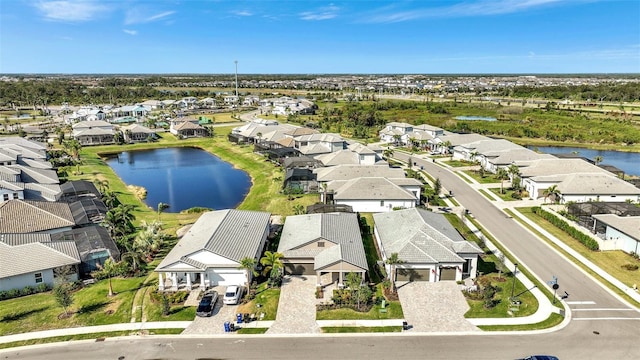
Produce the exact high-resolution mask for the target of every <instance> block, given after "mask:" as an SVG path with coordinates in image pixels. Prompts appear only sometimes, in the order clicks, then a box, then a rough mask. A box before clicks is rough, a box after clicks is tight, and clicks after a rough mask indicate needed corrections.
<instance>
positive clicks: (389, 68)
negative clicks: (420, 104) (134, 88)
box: [0, 0, 640, 74]
mask: <svg viewBox="0 0 640 360" xmlns="http://www.w3.org/2000/svg"><path fill="white" fill-rule="evenodd" d="M235 61H237V70H238V73H239V74H243V73H244V74H469V73H474V74H482V73H487V74H508V73H640V1H638V0H621V1H618V0H448V1H431V0H415V1H361V0H349V1H334V2H331V1H313V0H312V1H302V0H298V1H272V0H259V1H258V0H247V1H243V0H235V1H231V0H171V1H168V0H167V1H164V0H155V1H152V0H95V1H94V0H2V1H0V73H64V74H79V73H104V74H130V73H158V74H172V73H200V74H228V73H234V72H235V66H236V64H235Z"/></svg>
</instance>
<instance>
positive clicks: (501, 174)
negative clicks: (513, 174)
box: [496, 168, 509, 194]
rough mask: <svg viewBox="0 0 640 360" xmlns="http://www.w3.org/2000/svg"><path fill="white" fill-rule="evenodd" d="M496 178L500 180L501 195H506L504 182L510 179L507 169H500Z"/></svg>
mask: <svg viewBox="0 0 640 360" xmlns="http://www.w3.org/2000/svg"><path fill="white" fill-rule="evenodd" d="M496 178H498V180H500V194H504V181H505V180H506V179H508V178H509V172H507V169H505V168H498V171H496Z"/></svg>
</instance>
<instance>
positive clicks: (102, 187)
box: [93, 179, 109, 194]
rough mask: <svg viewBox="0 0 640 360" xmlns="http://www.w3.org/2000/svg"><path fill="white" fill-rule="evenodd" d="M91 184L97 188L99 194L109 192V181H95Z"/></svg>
mask: <svg viewBox="0 0 640 360" xmlns="http://www.w3.org/2000/svg"><path fill="white" fill-rule="evenodd" d="M93 183H94V184H95V185H96V186H97V187H98V190H99V191H100V194H104V193H105V192H106V191H107V190H109V181H108V180H105V179H96V180H94V181H93Z"/></svg>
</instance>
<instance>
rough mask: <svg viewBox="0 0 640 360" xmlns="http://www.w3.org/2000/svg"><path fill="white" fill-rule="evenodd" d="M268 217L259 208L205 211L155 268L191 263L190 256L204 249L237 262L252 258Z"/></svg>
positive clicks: (256, 250) (267, 222)
mask: <svg viewBox="0 0 640 360" xmlns="http://www.w3.org/2000/svg"><path fill="white" fill-rule="evenodd" d="M269 218H270V214H269V213H266V212H258V211H246V210H233V209H231V210H219V211H210V212H206V213H204V214H202V215H201V216H200V218H198V220H197V221H196V222H195V224H193V226H192V227H191V229H189V231H188V232H187V233H186V234H185V235H184V236H183V237H182V238H181V239H180V241H178V243H177V244H176V245H175V246H174V247H173V249H171V251H170V252H169V254H168V255H167V256H166V257H165V258H164V259H163V260H162V262H161V263H160V265H158V267H157V268H156V271H161V270H163V269H164V268H166V267H168V266H170V265H172V264H176V263H179V262H183V263H187V264H191V263H192V261H191V260H193V259H191V260H189V259H188V258H189V256H190V255H192V254H194V253H196V252H198V251H201V250H207V251H210V252H212V253H214V254H216V255H219V256H222V257H224V258H227V259H229V260H232V261H235V262H240V260H242V259H243V258H244V257H250V258H253V257H255V256H256V254H257V253H258V251H259V250H260V249H259V247H260V246H261V243H262V239H263V238H264V236H265V235H266V233H267V232H268V231H269ZM199 264H201V263H199ZM204 265H206V266H216V265H218V264H204ZM197 267H198V268H200V265H198V266H197Z"/></svg>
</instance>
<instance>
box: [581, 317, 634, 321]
mask: <svg viewBox="0 0 640 360" xmlns="http://www.w3.org/2000/svg"><path fill="white" fill-rule="evenodd" d="M571 320H572V321H579V320H580V321H583V320H588V321H592V320H640V318H620V317H618V318H616V317H607V318H572V319H571Z"/></svg>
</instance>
